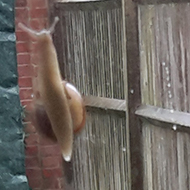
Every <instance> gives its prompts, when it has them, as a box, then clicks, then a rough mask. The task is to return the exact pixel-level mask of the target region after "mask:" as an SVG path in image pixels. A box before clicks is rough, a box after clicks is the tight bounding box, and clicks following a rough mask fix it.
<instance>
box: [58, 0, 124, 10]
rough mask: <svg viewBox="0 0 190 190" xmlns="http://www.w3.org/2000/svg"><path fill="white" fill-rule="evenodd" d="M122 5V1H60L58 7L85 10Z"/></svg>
mask: <svg viewBox="0 0 190 190" xmlns="http://www.w3.org/2000/svg"><path fill="white" fill-rule="evenodd" d="M119 7H121V1H118V0H104V1H67V2H64V1H58V2H57V3H56V8H59V9H61V10H65V11H79V10H80V11H84V10H92V11H94V10H109V9H115V8H119Z"/></svg>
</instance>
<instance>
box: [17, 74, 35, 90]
mask: <svg viewBox="0 0 190 190" xmlns="http://www.w3.org/2000/svg"><path fill="white" fill-rule="evenodd" d="M18 84H19V87H20V88H22V87H24V88H25V87H32V78H31V77H19V79H18Z"/></svg>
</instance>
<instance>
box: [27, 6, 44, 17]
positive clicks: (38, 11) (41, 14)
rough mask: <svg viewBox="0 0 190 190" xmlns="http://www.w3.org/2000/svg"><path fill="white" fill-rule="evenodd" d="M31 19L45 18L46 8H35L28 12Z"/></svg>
mask: <svg viewBox="0 0 190 190" xmlns="http://www.w3.org/2000/svg"><path fill="white" fill-rule="evenodd" d="M29 15H30V17H31V18H47V8H37V9H32V10H30V11H29Z"/></svg>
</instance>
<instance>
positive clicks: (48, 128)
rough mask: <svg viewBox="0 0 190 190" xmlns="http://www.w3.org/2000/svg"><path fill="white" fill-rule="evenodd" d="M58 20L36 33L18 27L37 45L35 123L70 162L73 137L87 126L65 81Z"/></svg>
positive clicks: (78, 98) (73, 91) (79, 103)
mask: <svg viewBox="0 0 190 190" xmlns="http://www.w3.org/2000/svg"><path fill="white" fill-rule="evenodd" d="M58 21H59V18H58V17H56V18H55V20H54V22H53V24H52V26H51V27H50V28H49V29H43V30H41V31H39V32H37V31H34V30H32V29H30V28H28V27H26V26H25V25H23V24H22V23H19V24H18V27H19V28H20V29H21V30H23V31H24V32H26V33H27V34H28V36H29V37H30V39H31V40H33V41H35V43H36V50H37V51H36V52H37V57H38V74H37V77H36V78H35V81H36V83H35V85H33V89H34V98H33V109H32V121H33V123H34V126H35V127H36V128H37V131H38V132H39V134H41V135H43V136H46V137H48V138H50V139H51V140H53V141H56V142H58V144H59V145H60V148H61V152H62V156H63V158H64V160H65V161H70V160H71V156H72V148H73V133H77V132H78V131H80V130H81V129H82V128H83V126H84V124H85V115H86V113H85V107H84V103H83V99H82V96H81V95H80V93H79V92H78V91H77V89H76V88H75V87H74V86H73V85H72V84H70V83H68V82H67V81H64V80H62V78H61V73H60V69H59V64H58V59H57V53H56V50H55V47H54V44H53V40H52V36H51V34H52V33H53V31H54V29H55V25H56V23H57V22H58Z"/></svg>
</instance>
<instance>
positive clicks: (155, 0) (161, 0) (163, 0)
mask: <svg viewBox="0 0 190 190" xmlns="http://www.w3.org/2000/svg"><path fill="white" fill-rule="evenodd" d="M135 2H137V3H138V4H143V5H146V4H153V5H156V4H170V3H188V2H190V0H136V1H135Z"/></svg>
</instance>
